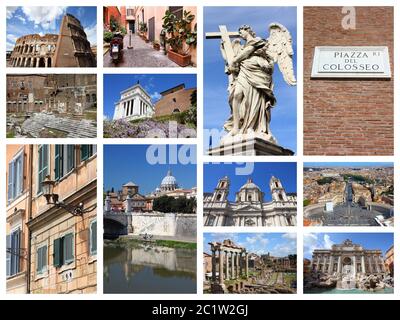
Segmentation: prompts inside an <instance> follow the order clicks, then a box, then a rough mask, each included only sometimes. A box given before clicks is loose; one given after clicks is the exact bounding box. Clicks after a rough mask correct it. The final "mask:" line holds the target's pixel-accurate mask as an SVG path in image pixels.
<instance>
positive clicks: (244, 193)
mask: <svg viewBox="0 0 400 320" xmlns="http://www.w3.org/2000/svg"><path fill="white" fill-rule="evenodd" d="M229 187H230V179H229V178H228V177H227V176H225V177H223V178H222V179H220V180H219V181H218V184H217V187H216V188H215V189H214V192H213V193H204V200H203V223H204V226H210V227H211V226H257V227H261V226H263V227H265V226H295V225H296V213H297V196H296V194H295V193H286V191H285V189H284V188H283V186H282V183H281V181H280V180H279V179H278V178H275V177H271V179H270V182H269V187H270V191H271V194H272V201H270V202H264V192H262V191H261V189H260V188H259V187H258V186H257V185H256V184H255V183H254V182H253V181H252V179H251V178H249V179H248V180H247V182H246V183H245V184H244V185H243V186H242V187H241V188H240V190H239V191H238V192H237V193H236V197H235V201H234V202H231V201H229V200H228V195H229Z"/></svg>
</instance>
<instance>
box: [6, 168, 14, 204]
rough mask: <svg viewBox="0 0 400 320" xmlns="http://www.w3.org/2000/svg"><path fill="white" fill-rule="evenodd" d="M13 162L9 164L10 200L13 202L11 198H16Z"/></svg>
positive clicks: (8, 191)
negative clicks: (14, 194) (14, 193)
mask: <svg viewBox="0 0 400 320" xmlns="http://www.w3.org/2000/svg"><path fill="white" fill-rule="evenodd" d="M13 168H14V165H13V162H10V163H9V164H8V190H7V193H8V201H9V202H11V200H12V199H13V198H14V197H13Z"/></svg>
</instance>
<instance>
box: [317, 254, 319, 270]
mask: <svg viewBox="0 0 400 320" xmlns="http://www.w3.org/2000/svg"><path fill="white" fill-rule="evenodd" d="M319 263H320V258H319V255H318V257H317V270H318V271H319Z"/></svg>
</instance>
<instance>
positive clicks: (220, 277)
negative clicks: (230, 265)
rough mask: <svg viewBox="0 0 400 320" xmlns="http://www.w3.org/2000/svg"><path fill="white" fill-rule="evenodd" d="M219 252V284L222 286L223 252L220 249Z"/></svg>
mask: <svg viewBox="0 0 400 320" xmlns="http://www.w3.org/2000/svg"><path fill="white" fill-rule="evenodd" d="M218 252H219V284H224V251H222V250H221V249H219V250H218Z"/></svg>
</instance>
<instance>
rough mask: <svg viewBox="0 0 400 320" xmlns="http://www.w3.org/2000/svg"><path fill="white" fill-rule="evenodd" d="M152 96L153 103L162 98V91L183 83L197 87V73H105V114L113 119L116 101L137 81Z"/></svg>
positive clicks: (187, 86)
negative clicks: (121, 93) (122, 92)
mask: <svg viewBox="0 0 400 320" xmlns="http://www.w3.org/2000/svg"><path fill="white" fill-rule="evenodd" d="M138 81H139V83H140V84H141V86H142V87H143V88H144V89H145V90H146V91H147V93H148V94H149V95H150V96H151V97H152V101H153V103H154V102H156V101H157V100H159V99H160V98H161V95H160V92H163V91H165V90H168V89H170V88H173V87H174V86H176V85H179V84H181V83H184V84H185V87H186V88H195V87H197V85H196V75H195V74H148V75H146V74H105V75H104V116H105V117H107V118H108V119H112V117H113V115H114V103H115V102H117V101H118V100H119V99H120V97H121V96H120V92H121V91H123V90H126V89H128V88H129V87H132V86H133V85H135V84H136V83H137V82H138Z"/></svg>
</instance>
